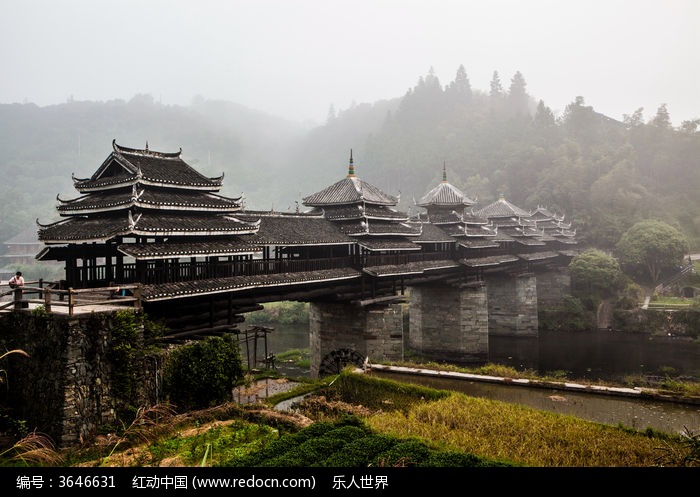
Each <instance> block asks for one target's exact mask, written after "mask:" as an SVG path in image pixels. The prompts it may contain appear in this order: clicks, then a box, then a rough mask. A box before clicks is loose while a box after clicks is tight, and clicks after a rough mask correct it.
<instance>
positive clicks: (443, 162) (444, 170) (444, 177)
mask: <svg viewBox="0 0 700 497" xmlns="http://www.w3.org/2000/svg"><path fill="white" fill-rule="evenodd" d="M442 182H443V183H447V170H446V169H445V161H442Z"/></svg>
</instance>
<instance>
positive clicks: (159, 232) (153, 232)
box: [129, 227, 258, 236]
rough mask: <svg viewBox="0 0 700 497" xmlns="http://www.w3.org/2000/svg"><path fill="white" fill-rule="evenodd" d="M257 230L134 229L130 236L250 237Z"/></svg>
mask: <svg viewBox="0 0 700 497" xmlns="http://www.w3.org/2000/svg"><path fill="white" fill-rule="evenodd" d="M257 231H258V230H257V228H241V229H203V230H200V229H194V228H193V229H182V228H180V229H172V230H167V229H162V228H152V229H144V228H138V227H136V228H134V229H132V230H130V232H129V234H131V235H140V236H192V235H201V236H219V235H252V234H255V233H257Z"/></svg>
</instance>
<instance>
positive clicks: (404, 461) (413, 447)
mask: <svg viewBox="0 0 700 497" xmlns="http://www.w3.org/2000/svg"><path fill="white" fill-rule="evenodd" d="M429 456H430V449H429V448H428V446H427V445H426V444H425V443H424V442H421V441H420V440H404V441H402V442H399V443H397V444H395V445H394V446H393V447H391V448H390V449H389V450H386V451H384V452H382V453H380V454H378V455H377V457H376V458H375V460H374V461H373V464H372V465H373V466H382V467H406V466H417V465H419V464H420V463H421V462H422V461H426V460H428V458H429Z"/></svg>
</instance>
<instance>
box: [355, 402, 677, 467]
mask: <svg viewBox="0 0 700 497" xmlns="http://www.w3.org/2000/svg"><path fill="white" fill-rule="evenodd" d="M367 423H368V424H369V425H370V426H371V427H372V428H373V429H375V430H378V431H381V432H383V433H387V434H391V435H394V436H397V437H410V436H418V437H421V438H423V439H426V440H430V441H431V442H433V443H435V444H437V445H438V446H440V447H444V448H450V449H456V450H460V451H464V452H468V453H472V454H475V455H478V456H481V457H485V458H489V459H496V460H507V461H514V462H516V463H518V464H525V465H528V466H537V467H593V466H596V467H635V466H637V467H639V466H642V467H648V466H661V465H665V464H670V465H677V462H673V461H672V460H671V458H669V457H668V456H669V448H672V449H671V450H676V449H678V448H679V444H678V443H677V442H676V441H668V442H666V441H662V440H660V439H658V438H651V437H648V436H646V435H645V434H643V433H636V432H630V431H625V430H622V429H620V428H617V427H613V426H607V425H603V424H598V423H592V422H589V421H584V420H581V419H578V418H574V417H571V416H562V415H559V414H553V413H548V412H544V411H538V410H535V409H531V408H527V407H524V406H519V405H512V404H506V403H502V402H497V401H492V400H488V399H480V398H473V397H468V396H466V395H462V394H454V395H451V396H450V397H448V398H445V399H440V400H437V401H433V402H426V403H422V404H416V405H415V406H413V407H412V408H411V410H410V411H409V412H408V413H399V412H391V413H380V414H376V415H373V416H371V417H369V418H367ZM662 446H665V448H664V447H662Z"/></svg>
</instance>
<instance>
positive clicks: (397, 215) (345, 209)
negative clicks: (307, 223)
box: [323, 204, 408, 221]
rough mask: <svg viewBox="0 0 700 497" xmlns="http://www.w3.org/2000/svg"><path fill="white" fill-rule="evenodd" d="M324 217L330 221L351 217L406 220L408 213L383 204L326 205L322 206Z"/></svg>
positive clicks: (349, 218)
mask: <svg viewBox="0 0 700 497" xmlns="http://www.w3.org/2000/svg"><path fill="white" fill-rule="evenodd" d="M323 212H324V214H325V217H326V219H328V220H330V221H339V220H351V219H384V220H400V221H406V220H408V214H406V213H405V212H399V211H396V210H394V209H392V208H390V207H387V206H384V205H372V204H364V205H363V204H351V205H339V206H327V207H324V208H323Z"/></svg>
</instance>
